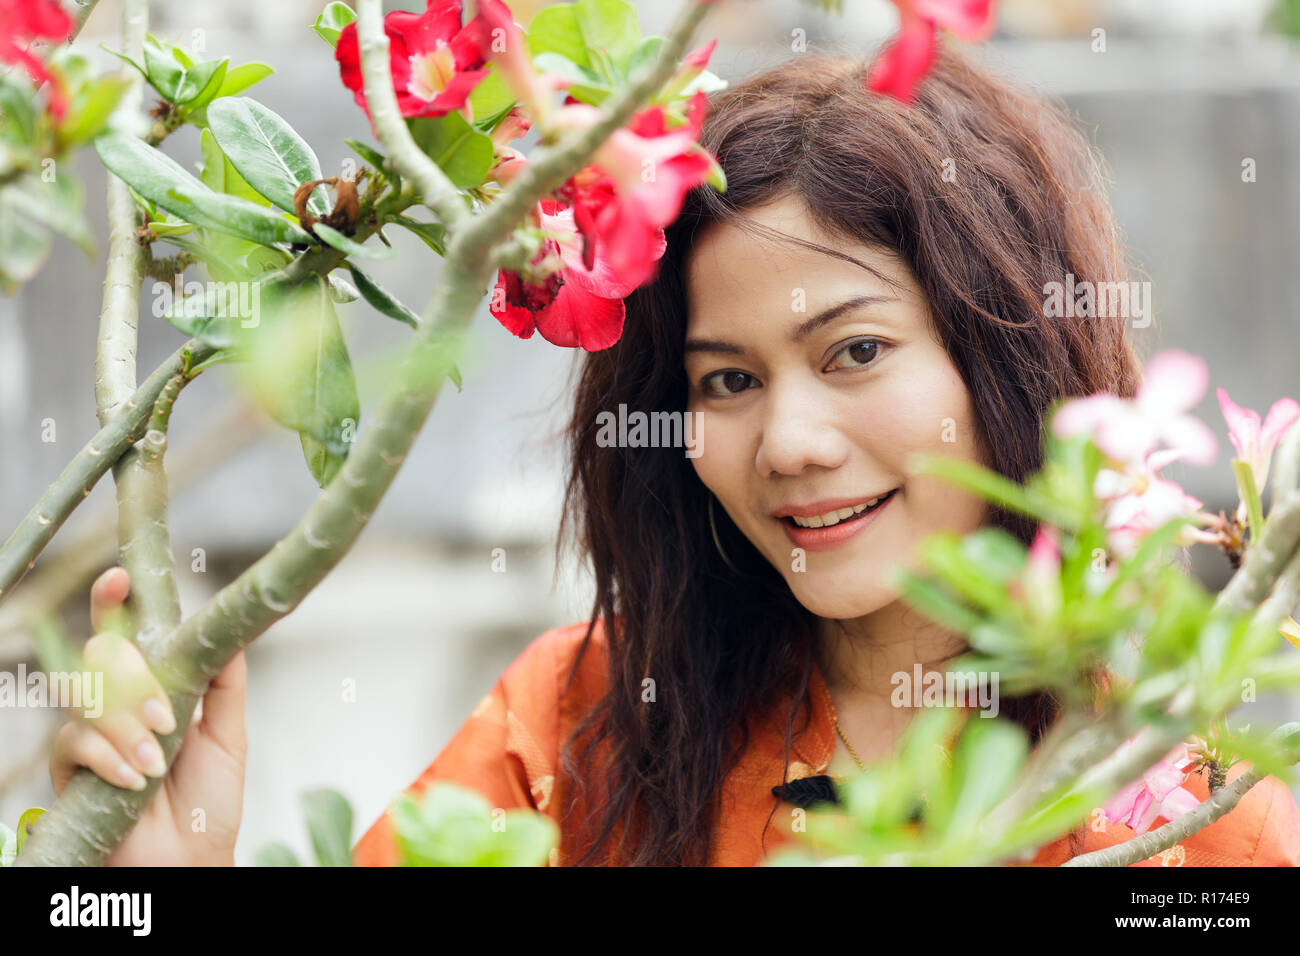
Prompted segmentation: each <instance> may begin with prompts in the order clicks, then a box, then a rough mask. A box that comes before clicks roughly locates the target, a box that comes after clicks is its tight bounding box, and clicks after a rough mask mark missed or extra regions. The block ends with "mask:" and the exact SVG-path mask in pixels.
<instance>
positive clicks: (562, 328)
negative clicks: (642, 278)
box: [491, 200, 666, 352]
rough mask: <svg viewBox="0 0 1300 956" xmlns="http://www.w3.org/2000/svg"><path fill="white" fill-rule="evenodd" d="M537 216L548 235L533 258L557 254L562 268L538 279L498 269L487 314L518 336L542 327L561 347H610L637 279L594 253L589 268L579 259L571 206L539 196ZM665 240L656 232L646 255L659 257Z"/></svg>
mask: <svg viewBox="0 0 1300 956" xmlns="http://www.w3.org/2000/svg"><path fill="white" fill-rule="evenodd" d="M536 218H537V221H538V223H539V225H541V226H542V228H543V229H545V230H546V232H547V233H548V235H550V236H552V237H553V238H548V239H547V240H546V243H545V245H544V246H543V248H542V250H541V252H539V253H538V257H537V259H536V260H535V262H537V263H540V262H542V261H543V260H545V259H546V258H547V257H548V256H558V258H559V260H560V263H561V264H562V265H561V268H559V269H558V270H556V271H555V272H553V273H552V274H551V275H550V276H549V277H547V278H546V279H545V280H542V281H541V282H525V281H524V280H523V279H522V278H521V277H520V276H519V275H517V274H516V273H513V272H506V271H504V270H502V271H501V272H500V273H499V274H498V276H497V284H496V288H495V289H494V290H493V293H492V304H491V312H492V314H493V315H494V316H495V317H496V319H497V321H498V322H500V323H501V324H502V325H504V326H505V327H506V328H507V329H509V330H510V332H511V333H512V334H514V335H516V336H518V337H519V338H521V339H527V338H531V337H532V335H533V332H541V333H542V338H544V339H546V340H547V341H548V342H550V343H552V344H553V345H560V346H564V347H565V348H582V349H586V350H587V351H588V352H597V351H600V350H601V349H607V348H609V347H610V346H611V345H613V344H614V343H615V342H617V341H618V340H619V338H620V336H622V334H623V315H624V309H623V298H624V296H627V295H629V294H630V293H631V292H632V290H633V289H635V288H636V287H637V285H638V284H639V283H636V282H629V281H628V280H627V279H626V278H625V277H624V276H621V275H620V274H618V273H617V272H615V271H614V270H613V269H612V268H611V267H610V265H609V263H608V262H607V261H605V259H604V258H603V257H602V256H601V255H599V254H597V255H596V256H595V259H594V262H593V264H592V267H591V268H588V267H587V266H585V265H584V264H583V262H582V252H581V250H580V249H579V248H578V246H579V240H578V230H577V226H576V225H575V224H574V221H573V210H572V209H571V208H567V207H564V206H561V205H560V204H559V203H557V202H555V201H553V200H543V201H542V202H541V203H540V204H539V207H538V210H537V214H536ZM665 245H666V244H665V242H664V238H663V233H662V232H661V233H660V234H659V238H658V241H657V242H656V243H654V244H653V245H652V247H651V248H650V249H649V250H648V255H650V256H651V257H652V259H655V260H657V259H659V258H660V257H661V256H662V255H663V254H664V249H665Z"/></svg>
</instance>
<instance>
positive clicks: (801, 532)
mask: <svg viewBox="0 0 1300 956" xmlns="http://www.w3.org/2000/svg"><path fill="white" fill-rule="evenodd" d="M897 494H898V489H895V490H894V491H891V492H890V493H889V497H888V498H886V499H885V500H884V501H882V502H881V503H880V504H878V505H876V507H874V508H872V509H870V510H869V511H864V512H862V513H861V514H859V515H854V516H853V517H852V518H848V519H846V520H844V521H841V522H839V523H838V524H833V525H831V526H830V527H829V528H801V527H799V526H798V525H797V524H795V523H794V522H793V521H791V520H790V519H789V518H777V519H776V520H777V521H778V522H780V524H781V530H783V531H784V532H785V536H786V537H787V538H789V539H790V541H791V542H792V543H793V544H794V546H795V547H797V548H803V549H804V550H805V551H829V550H831V549H832V548H838V547H839V546H840V545H842V544H844V543H845V542H846V541H848V540H850V539H851V538H855V537H857V536H858V535H859V534H861V533H862V532H863V531H865V530H867V527H868V526H869V525H871V524H872V523H874V522H875V520H876V518H877V517H878V516H879V515H880V513H881V512H882V511H884V510H885V509H886V508H888V507H889V506H890V505H891V504H893V502H894V498H895V497H897Z"/></svg>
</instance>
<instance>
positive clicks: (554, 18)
mask: <svg viewBox="0 0 1300 956" xmlns="http://www.w3.org/2000/svg"><path fill="white" fill-rule="evenodd" d="M640 42H641V27H640V24H639V23H638V22H637V17H636V8H635V7H633V6H632V4H630V3H628V2H627V0H579V2H577V3H573V4H562V5H557V6H553V7H546V8H545V9H543V10H542V11H541V12H540V13H538V14H537V16H535V17H533V20H532V23H530V24H529V27H528V47H529V49H530V50H531V51H532V54H533V55H534V56H536V55H537V54H539V53H546V52H554V53H562V54H564V55H565V56H567V57H568V58H569V59H570V60H572V61H573V62H574V63H577V64H578V65H579V66H585V67H587V68H588V69H592V68H595V67H596V62H595V60H594V58H593V57H592V55H591V52H590V51H592V50H600V51H604V52H605V53H607V54H608V55H609V57H610V59H611V60H612V61H613V62H614V63H615V64H616V65H617V66H619V67H620V68H623V67H625V66H626V64H627V62H628V61H629V60H630V59H631V58H632V54H633V53H634V52H635V51H636V48H637V46H638V44H639V43H640Z"/></svg>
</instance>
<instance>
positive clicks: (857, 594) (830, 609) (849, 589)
mask: <svg viewBox="0 0 1300 956" xmlns="http://www.w3.org/2000/svg"><path fill="white" fill-rule="evenodd" d="M787 580H788V578H787ZM789 583H790V590H791V592H793V594H794V596H795V600H797V601H798V602H799V603H800V604H802V605H803V606H804V607H805V608H806V609H808V610H809V611H811V612H812V613H813V614H816V615H817V616H818V617H825V618H830V619H832V620H852V619H854V618H859V617H865V616H866V615H868V614H874V613H875V612H876V611H879V610H880V609H881V608H883V607H886V606H888V605H890V604H893V603H894V602H895V601H897V600H898V593H897V592H896V591H892V590H890V589H888V588H886V587H884V586H882V585H881V583H880V579H879V578H872V579H868V580H861V579H859V580H854V581H841V582H835V583H831V582H825V583H821V582H815V581H810V580H807V579H805V580H802V581H790V582H789Z"/></svg>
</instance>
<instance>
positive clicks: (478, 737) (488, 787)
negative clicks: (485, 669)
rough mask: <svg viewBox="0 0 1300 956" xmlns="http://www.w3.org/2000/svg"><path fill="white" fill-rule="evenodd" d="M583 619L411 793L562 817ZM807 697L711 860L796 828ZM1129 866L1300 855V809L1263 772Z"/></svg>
mask: <svg viewBox="0 0 1300 956" xmlns="http://www.w3.org/2000/svg"><path fill="white" fill-rule="evenodd" d="M586 630H587V623H586V622H585V621H584V622H577V623H574V624H569V625H566V626H564V627H558V628H554V629H552V630H549V631H547V632H546V633H544V634H542V635H541V636H540V637H538V638H537V639H536V640H535V641H533V643H532V644H530V645H529V646H528V648H526V649H525V650H524V652H523V653H522V654H521V655H520V656H519V657H518V658H517V659H516V660H515V661H514V662H513V663H512V664H511V665H510V666H509V667H508V668H506V670H505V672H504V673H503V674H502V675H501V677H500V679H499V680H498V681H497V683H496V685H495V686H494V687H493V688H492V689H491V690H490V691H489V692H488V693H487V695H486V696H485V697H484V698H483V699H482V700H481V701H479V703H478V704H477V705H476V706H475V707H474V709H473V710H472V711H471V712H470V715H469V718H468V719H467V720H466V721H465V724H464V725H463V726H462V727H461V728H460V730H459V731H457V733H456V735H455V736H454V737H453V738H452V739H451V741H450V743H448V744H447V746H446V747H445V748H444V749H443V751H442V753H441V754H439V755H438V758H437V759H436V760H434V761H433V763H431V764H430V765H429V766H428V767H427V768H426V769H425V770H424V772H423V773H421V774H420V776H419V777H418V778H417V779H416V780H415V781H414V782H413V783H412V784H411V786H410V787H409V788H408V792H411V793H413V794H416V795H418V794H419V793H421V792H422V791H423V790H424V789H425V788H426V787H428V786H429V784H431V783H432V782H433V781H435V780H446V781H452V782H456V783H460V784H462V785H464V786H467V787H470V788H472V789H475V790H477V791H479V792H480V793H482V794H483V795H484V796H485V797H486V798H487V799H488V801H489V802H490V803H491V804H492V805H493V806H494V807H501V808H505V809H509V808H512V807H531V808H533V809H536V810H539V811H541V812H543V813H546V814H548V815H549V816H551V817H552V818H554V819H555V820H556V821H557V823H558V822H560V809H561V808H562V807H563V806H564V800H565V796H566V794H567V782H566V780H565V778H564V774H563V773H562V772H561V771H560V768H559V754H560V749H561V747H562V746H563V744H564V742H565V740H567V739H568V736H569V734H570V733H571V732H572V730H573V729H574V727H575V726H576V724H577V722H578V721H579V720H580V719H581V717H582V716H583V715H584V714H585V713H586V712H587V711H588V710H589V708H590V707H591V706H592V705H593V704H594V703H595V702H596V701H597V700H598V699H599V697H600V695H601V694H602V693H603V690H604V686H605V679H604V675H605V650H606V648H605V644H604V638H603V633H602V629H601V627H600V626H599V625H597V627H596V628H595V630H594V631H593V633H592V640H591V646H590V647H588V649H587V653H586V654H584V655H583V659H582V663H581V665H580V667H579V671H578V673H577V675H576V676H575V678H574V683H573V686H572V688H571V689H570V691H569V693H568V694H567V695H565V696H564V697H563V699H561V690H562V688H563V687H564V684H565V681H566V680H567V679H568V676H569V671H570V668H571V666H572V664H573V660H574V656H575V655H576V654H577V651H578V648H579V646H580V644H581V642H582V638H583V635H584V634H585V633H586ZM811 702H812V708H813V711H812V720H811V721H809V723H808V725H807V726H806V727H805V728H804V730H803V732H802V733H800V734H798V735H797V736H796V737H795V738H794V741H793V745H792V748H791V755H790V766H789V771H788V773H787V774H786V775H785V777H784V779H783V776H782V770H783V768H784V764H785V760H784V756H785V753H784V750H785V748H784V727H783V724H784V720H778V719H776V718H774V719H773V720H772V721H771V722H770V723H769V724H768V725H766V727H765V728H763V729H762V731H761V732H760V733H757V734H754V735H753V736H752V737H751V740H750V744H749V747H748V749H747V750H746V751H745V753H744V755H743V757H742V758H741V761H740V763H739V764H738V765H737V767H736V768H735V769H734V770H733V771H732V773H731V774H730V776H728V778H727V781H726V783H725V785H724V792H723V802H722V810H721V813H720V814H719V818H718V824H717V827H716V832H715V835H714V843H713V847H712V853H711V859H712V860H713V861H714V863H715V864H716V865H720V866H752V865H755V864H758V863H760V862H762V860H763V859H764V857H765V856H766V855H767V854H769V853H771V851H772V850H774V849H776V848H778V847H781V846H783V845H786V844H787V843H788V841H789V840H790V839H791V837H790V836H789V835H787V834H786V833H784V832H782V830H781V829H780V827H779V825H777V820H778V818H779V817H781V812H780V811H781V808H783V807H784V808H785V809H786V810H789V809H790V805H789V804H785V803H782V802H781V801H780V800H778V799H777V798H776V797H775V796H773V794H772V788H773V787H774V786H777V785H779V784H781V783H783V782H786V781H790V780H798V779H800V778H803V777H810V776H816V775H819V774H823V773H826V772H827V769H828V767H829V765H830V760H831V756H832V754H833V753H834V750H835V730H834V714H835V711H834V705H833V704H832V702H831V696H830V692H829V691H828V690H827V687H826V683H825V680H824V679H823V678H822V676H821V674H820V673H818V672H816V671H814V673H813V684H812V693H811ZM1247 769H1248V765H1245V764H1238V765H1236V766H1234V767H1233V768H1232V769H1231V770H1230V771H1229V773H1228V781H1229V782H1231V781H1232V780H1234V779H1236V777H1237V776H1239V775H1240V774H1241V773H1243V772H1244V771H1245V770H1247ZM1183 786H1184V787H1186V788H1187V789H1188V790H1190V791H1191V792H1193V793H1194V794H1195V795H1196V796H1197V798H1198V799H1200V800H1205V799H1206V798H1207V797H1208V796H1209V792H1208V788H1207V785H1206V782H1205V780H1204V777H1203V775H1198V774H1194V773H1193V774H1190V775H1189V776H1188V778H1187V781H1186V782H1185V783H1184V784H1183ZM774 809H775V810H777V813H775V814H773V810H774ZM769 819H770V820H771V821H772V822H771V823H769ZM1159 822H1163V821H1159ZM765 831H766V832H765ZM1132 837H1133V831H1132V830H1130V829H1129V828H1128V827H1127V826H1125V825H1123V824H1117V823H1111V822H1109V821H1104V820H1102V821H1099V822H1097V823H1096V824H1095V825H1094V824H1092V823H1090V824H1089V825H1088V826H1087V829H1086V837H1085V840H1084V842H1083V845H1082V848H1081V850H1080V851H1079V852H1085V853H1086V852H1091V851H1093V850H1098V849H1102V848H1104V847H1108V846H1113V845H1114V844H1116V843H1122V842H1124V841H1125V840H1128V839H1131V838H1132ZM1073 855H1075V854H1074V852H1073V851H1072V850H1071V846H1070V840H1069V837H1068V836H1067V837H1062V838H1061V839H1060V840H1057V841H1056V842H1054V843H1050V844H1048V845H1046V846H1044V847H1042V848H1041V849H1040V850H1039V851H1038V853H1037V854H1036V855H1035V856H1034V858H1033V859H1032V860H1029V861H1026V862H1024V863H1022V864H1019V865H1027V866H1059V865H1060V864H1061V863H1063V862H1065V861H1066V860H1068V859H1070V857H1071V856H1073ZM353 859H354V861H355V862H356V864H357V865H358V866H392V865H396V864H397V863H398V852H397V846H396V843H395V840H394V836H393V829H392V823H391V821H390V820H389V818H388V816H387V814H385V815H382V816H381V817H380V818H379V819H378V820H377V821H375V823H374V824H373V825H372V826H371V827H370V829H369V830H368V831H367V832H366V833H365V835H364V836H363V837H362V838H361V840H360V841H359V842H358V843H357V845H356V847H355V848H354V849H353ZM550 862H551V864H552V865H563V864H564V863H565V862H566V861H565V860H564V859H563V858H562V856H561V854H560V852H559V851H554V852H552V854H551V860H550ZM1134 865H1135V866H1300V810H1298V809H1297V807H1296V804H1295V801H1294V800H1293V799H1292V796H1291V793H1290V791H1289V790H1288V789H1287V788H1286V786H1285V784H1283V783H1282V781H1280V780H1278V779H1277V778H1275V777H1267V778H1265V779H1264V780H1262V781H1260V782H1259V783H1258V784H1256V785H1255V786H1254V787H1253V788H1252V789H1251V790H1250V791H1249V792H1248V793H1247V794H1246V796H1245V797H1243V798H1242V800H1241V802H1240V803H1238V804H1237V806H1236V807H1234V808H1233V810H1232V811H1231V812H1230V813H1228V814H1226V815H1224V816H1223V817H1221V818H1219V819H1218V820H1216V821H1215V822H1214V823H1212V824H1211V825H1210V826H1208V827H1206V828H1204V829H1203V830H1201V831H1199V832H1198V833H1195V834H1193V835H1192V836H1191V837H1189V838H1188V839H1187V840H1185V841H1184V842H1183V843H1180V844H1177V845H1176V846H1174V847H1171V848H1170V849H1169V850H1166V851H1164V852H1163V853H1161V854H1159V855H1157V856H1155V857H1152V858H1150V859H1148V860H1144V861H1142V862H1140V863H1137V864H1134Z"/></svg>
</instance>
